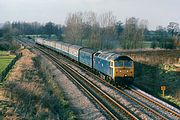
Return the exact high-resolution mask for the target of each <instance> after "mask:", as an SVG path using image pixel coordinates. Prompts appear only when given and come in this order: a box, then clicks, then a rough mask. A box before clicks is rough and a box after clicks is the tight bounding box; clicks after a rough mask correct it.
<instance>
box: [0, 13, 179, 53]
mask: <svg viewBox="0 0 180 120" xmlns="http://www.w3.org/2000/svg"><path fill="white" fill-rule="evenodd" d="M147 26H148V21H147V20H140V19H138V18H135V17H131V18H127V19H126V22H125V23H122V22H121V21H117V19H116V16H114V15H113V13H112V12H105V13H102V14H96V13H95V12H91V11H89V12H75V13H70V14H68V16H67V18H66V21H65V26H62V25H57V24H55V23H53V22H48V23H46V24H40V23H38V22H31V23H28V22H12V23H10V22H7V23H6V24H5V25H4V28H3V30H0V37H1V36H3V37H4V38H5V39H6V40H7V41H8V40H9V39H12V38H11V37H12V36H15V35H41V36H45V37H47V38H52V36H55V37H54V38H56V36H57V38H58V40H61V41H65V42H68V43H71V44H77V45H81V46H86V47H90V48H92V49H100V50H102V49H114V48H122V49H137V48H144V47H145V45H144V43H145V41H148V42H146V43H148V44H149V46H150V44H151V43H152V44H151V47H152V48H157V47H159V48H167V49H172V48H175V47H176V46H178V45H179V44H180V42H179V41H180V40H179V39H180V30H179V24H178V23H175V22H170V23H169V25H168V26H167V27H163V26H158V27H157V29H156V30H155V31H153V30H151V31H149V30H148V28H147ZM179 46H180V45H179Z"/></svg>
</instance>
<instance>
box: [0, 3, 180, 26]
mask: <svg viewBox="0 0 180 120" xmlns="http://www.w3.org/2000/svg"><path fill="white" fill-rule="evenodd" d="M78 11H82V12H84V11H93V12H97V13H98V14H100V13H103V12H108V11H112V12H113V14H114V15H115V16H117V19H118V20H120V21H122V22H123V23H124V22H125V19H126V18H129V17H136V18H139V19H147V20H148V21H149V25H148V27H149V29H155V28H156V26H158V25H163V26H167V25H168V23H169V22H170V21H173V22H177V23H179V24H180V0H0V23H3V22H5V21H11V22H12V21H27V22H33V21H38V22H41V23H45V22H48V21H52V22H55V23H57V24H64V23H65V19H66V17H67V14H68V13H72V12H78Z"/></svg>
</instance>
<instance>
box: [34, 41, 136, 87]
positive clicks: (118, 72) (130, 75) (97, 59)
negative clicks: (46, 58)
mask: <svg viewBox="0 0 180 120" xmlns="http://www.w3.org/2000/svg"><path fill="white" fill-rule="evenodd" d="M35 43H36V44H38V45H41V46H44V47H46V48H49V49H51V50H53V51H56V52H58V53H60V54H62V55H64V56H66V57H68V58H70V59H71V60H73V61H76V62H77V63H79V64H80V65H82V66H84V67H86V68H87V69H89V70H91V71H92V72H93V73H95V74H96V75H98V76H100V77H101V78H103V79H104V80H106V81H108V82H110V83H111V84H113V85H115V86H119V85H120V86H127V85H131V84H132V83H133V81H134V61H133V59H132V58H131V57H129V56H127V55H120V54H117V53H114V52H108V51H94V50H92V49H90V48H87V47H83V46H79V45H72V44H69V43H65V42H57V41H48V40H45V39H43V38H36V39H35Z"/></svg>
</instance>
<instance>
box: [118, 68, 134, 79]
mask: <svg viewBox="0 0 180 120" xmlns="http://www.w3.org/2000/svg"><path fill="white" fill-rule="evenodd" d="M115 72H116V76H117V77H129V76H133V71H132V69H119V68H116V69H115Z"/></svg>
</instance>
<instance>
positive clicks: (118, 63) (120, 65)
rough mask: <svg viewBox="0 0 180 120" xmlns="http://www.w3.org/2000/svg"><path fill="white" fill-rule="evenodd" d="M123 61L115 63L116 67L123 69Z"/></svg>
mask: <svg viewBox="0 0 180 120" xmlns="http://www.w3.org/2000/svg"><path fill="white" fill-rule="evenodd" d="M122 66H123V61H115V67H122Z"/></svg>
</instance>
